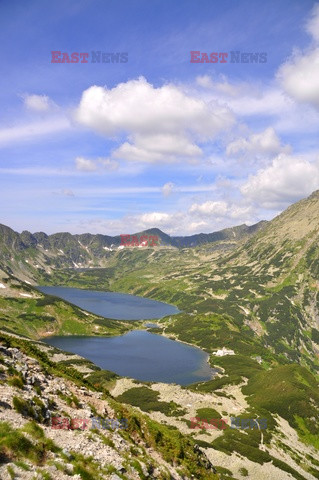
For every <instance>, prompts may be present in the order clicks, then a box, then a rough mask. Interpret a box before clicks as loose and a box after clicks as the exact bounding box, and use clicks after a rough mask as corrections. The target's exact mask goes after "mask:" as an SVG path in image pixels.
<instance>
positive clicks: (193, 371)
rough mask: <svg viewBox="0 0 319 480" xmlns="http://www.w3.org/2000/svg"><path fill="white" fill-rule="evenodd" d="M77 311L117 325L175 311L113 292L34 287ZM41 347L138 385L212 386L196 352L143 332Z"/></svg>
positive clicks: (60, 340) (59, 339)
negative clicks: (75, 357)
mask: <svg viewBox="0 0 319 480" xmlns="http://www.w3.org/2000/svg"><path fill="white" fill-rule="evenodd" d="M37 288H38V289H39V290H40V291H41V292H43V293H47V294H50V295H55V296H57V297H60V298H63V299H64V300H67V301H68V302H70V303H73V304H74V305H77V306H78V307H80V308H83V309H85V310H87V311H89V312H92V313H95V314H98V315H101V316H103V317H107V318H112V319H116V320H146V319H147V320H148V319H156V318H157V319H158V318H162V317H164V316H166V315H174V314H176V313H179V310H178V309H177V308H176V307H175V306H173V305H168V304H166V303H163V302H157V301H154V300H149V299H148V298H143V297H136V296H134V295H126V294H122V293H114V292H98V291H92V290H81V289H78V288H68V287H37ZM43 341H44V342H46V343H48V344H49V345H52V346H54V347H57V348H60V349H62V350H65V351H68V352H72V353H76V354H78V355H81V356H82V357H84V358H87V359H88V360H91V361H92V362H94V363H95V364H96V365H98V366H99V367H101V368H103V369H106V370H112V371H113V372H115V373H117V374H119V375H122V376H126V377H131V378H135V379H137V380H141V381H152V382H164V383H177V384H179V385H189V384H190V383H194V382H201V381H205V380H210V379H211V378H212V376H213V375H214V373H216V371H215V370H214V369H212V368H211V367H210V366H209V364H208V362H207V361H208V354H207V353H205V352H203V351H202V350H201V349H200V348H197V347H193V346H191V345H187V344H185V343H182V342H179V341H177V340H176V341H175V340H171V339H169V338H166V337H164V336H162V335H156V334H154V333H150V332H147V331H145V330H133V331H130V332H128V333H126V334H124V335H120V336H117V337H94V336H90V337H88V336H82V335H81V336H78V335H68V336H53V337H47V338H46V339H43Z"/></svg>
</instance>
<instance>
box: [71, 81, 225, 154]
mask: <svg viewBox="0 0 319 480" xmlns="http://www.w3.org/2000/svg"><path fill="white" fill-rule="evenodd" d="M76 119H77V120H78V122H80V123H81V124H82V125H85V126H87V127H89V128H92V129H93V130H95V131H97V132H100V133H102V134H105V135H106V136H114V135H117V134H123V133H124V134H125V135H126V136H127V141H126V142H124V143H123V144H122V145H121V146H120V147H119V148H117V149H116V150H115V151H114V152H113V156H114V157H115V158H122V159H124V160H132V161H140V162H173V161H176V160H178V159H183V158H185V157H186V158H190V159H191V158H197V157H199V156H200V155H201V154H202V150H201V148H200V147H199V146H198V145H197V144H196V142H198V141H208V140H212V139H214V138H216V136H217V135H218V134H221V133H222V132H224V131H225V130H227V129H229V128H230V127H231V125H232V124H233V122H234V118H233V115H232V114H231V113H230V111H229V110H228V109H227V107H225V106H224V105H220V104H219V103H218V102H216V101H213V102H210V104H209V105H208V104H207V103H205V102H204V101H203V100H201V99H199V98H196V97H192V96H190V95H187V94H186V93H184V92H183V91H182V90H181V89H179V88H178V87H177V86H174V85H172V84H169V85H164V86H162V87H159V88H154V87H153V86H152V85H151V84H150V83H148V82H147V81H146V80H145V79H144V78H143V77H140V78H139V79H137V80H130V81H128V82H126V83H121V84H119V85H117V86H116V87H114V88H113V89H108V88H106V87H104V88H103V87H98V86H93V87H90V88H89V89H87V90H86V91H84V92H83V94H82V98H81V102H80V105H79V107H78V109H77V111H76Z"/></svg>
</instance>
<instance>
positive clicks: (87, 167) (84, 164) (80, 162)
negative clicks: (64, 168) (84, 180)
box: [75, 157, 97, 172]
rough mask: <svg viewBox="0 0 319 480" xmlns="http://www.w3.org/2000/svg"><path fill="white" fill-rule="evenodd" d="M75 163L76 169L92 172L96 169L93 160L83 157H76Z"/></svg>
mask: <svg viewBox="0 0 319 480" xmlns="http://www.w3.org/2000/svg"><path fill="white" fill-rule="evenodd" d="M75 165H76V169H77V170H81V171H82V172H94V171H95V170H97V165H96V163H95V162H94V161H93V160H90V159H88V158H83V157H76V159H75Z"/></svg>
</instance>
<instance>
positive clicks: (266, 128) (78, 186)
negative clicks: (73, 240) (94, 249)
mask: <svg viewBox="0 0 319 480" xmlns="http://www.w3.org/2000/svg"><path fill="white" fill-rule="evenodd" d="M0 27H1V28H0V40H1V50H2V51H1V58H2V65H3V69H2V71H3V75H2V77H1V79H0V82H1V84H2V85H1V88H0V101H1V117H0V185H1V192H2V202H1V211H2V215H1V219H0V221H1V222H2V223H4V224H6V225H9V226H11V227H12V228H14V229H15V230H17V231H22V230H24V229H27V230H30V231H32V232H35V231H45V232H47V233H53V232H57V231H70V232H72V233H82V232H92V233H104V234H120V233H129V232H136V231H140V230H142V229H145V228H151V227H159V228H161V229H162V230H164V231H165V232H167V233H170V234H172V235H185V234H193V233H199V232H212V231H216V230H219V229H221V228H224V227H229V226H233V225H238V224H241V223H247V224H252V223H255V222H257V221H259V220H261V219H270V218H272V217H273V216H275V215H276V214H277V213H279V212H280V211H282V210H283V209H284V208H286V207H287V206H288V205H289V204H291V203H292V202H294V201H297V200H299V199H300V198H302V197H304V196H307V195H308V194H310V193H311V192H312V191H313V190H315V189H318V188H319V147H318V138H319V136H318V133H319V111H318V110H319V6H318V4H316V3H314V2H313V1H307V0H303V1H302V2H301V1H299V0H298V1H293V0H289V1H283V0H276V1H267V2H265V1H260V0H255V1H254V2H251V1H241V0H240V1H238V0H236V1H230V0H228V1H213V0H202V1H195V0H192V1H191V0H183V1H181V0H180V1H176V2H172V1H168V0H161V1H155V0H145V1H144V0H138V1H137V0H127V1H123V0H114V1H109V0H106V1H105V0H104V1H99V0H91V1H83V0H82V1H73V0H69V1H59V0H58V1H55V2H49V1H46V0H44V1H43V0H41V1H32V0H31V1H28V2H25V1H22V0H21V1H19V0H14V1H11V0H2V1H1V3H0ZM52 51H61V52H66V53H68V55H71V53H72V52H87V53H88V54H89V58H88V63H80V62H79V63H51V58H52V55H51V52H52ZM92 51H101V52H104V53H117V52H119V53H127V59H128V61H127V62H126V63H120V62H118V63H116V62H114V63H92V62H91V57H92V53H91V52H92ZM191 51H198V52H201V53H200V54H199V57H201V56H202V53H207V54H208V56H209V54H210V53H211V52H217V53H220V52H227V53H228V54H229V57H230V52H231V51H239V52H240V53H258V54H260V53H262V52H264V53H266V54H267V62H265V63H237V64H236V63H231V62H230V61H229V60H230V58H228V61H227V62H226V63H219V62H218V63H206V62H203V63H191V62H190V58H191V55H190V52H191Z"/></svg>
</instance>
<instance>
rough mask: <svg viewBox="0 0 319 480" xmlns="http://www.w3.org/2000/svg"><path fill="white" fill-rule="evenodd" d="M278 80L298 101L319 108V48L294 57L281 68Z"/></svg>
mask: <svg viewBox="0 0 319 480" xmlns="http://www.w3.org/2000/svg"><path fill="white" fill-rule="evenodd" d="M277 78H278V79H279V81H280V82H281V84H282V86H283V88H284V89H285V90H286V91H287V93H288V94H289V95H291V96H292V97H293V98H295V99H296V100H297V101H299V102H305V103H309V104H312V105H313V106H314V107H317V108H319V48H315V49H314V50H312V51H310V52H308V53H307V54H302V53H298V54H296V55H294V57H293V58H292V59H291V60H289V61H288V62H286V63H285V64H283V65H282V66H281V67H280V69H279V71H278V73H277Z"/></svg>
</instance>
